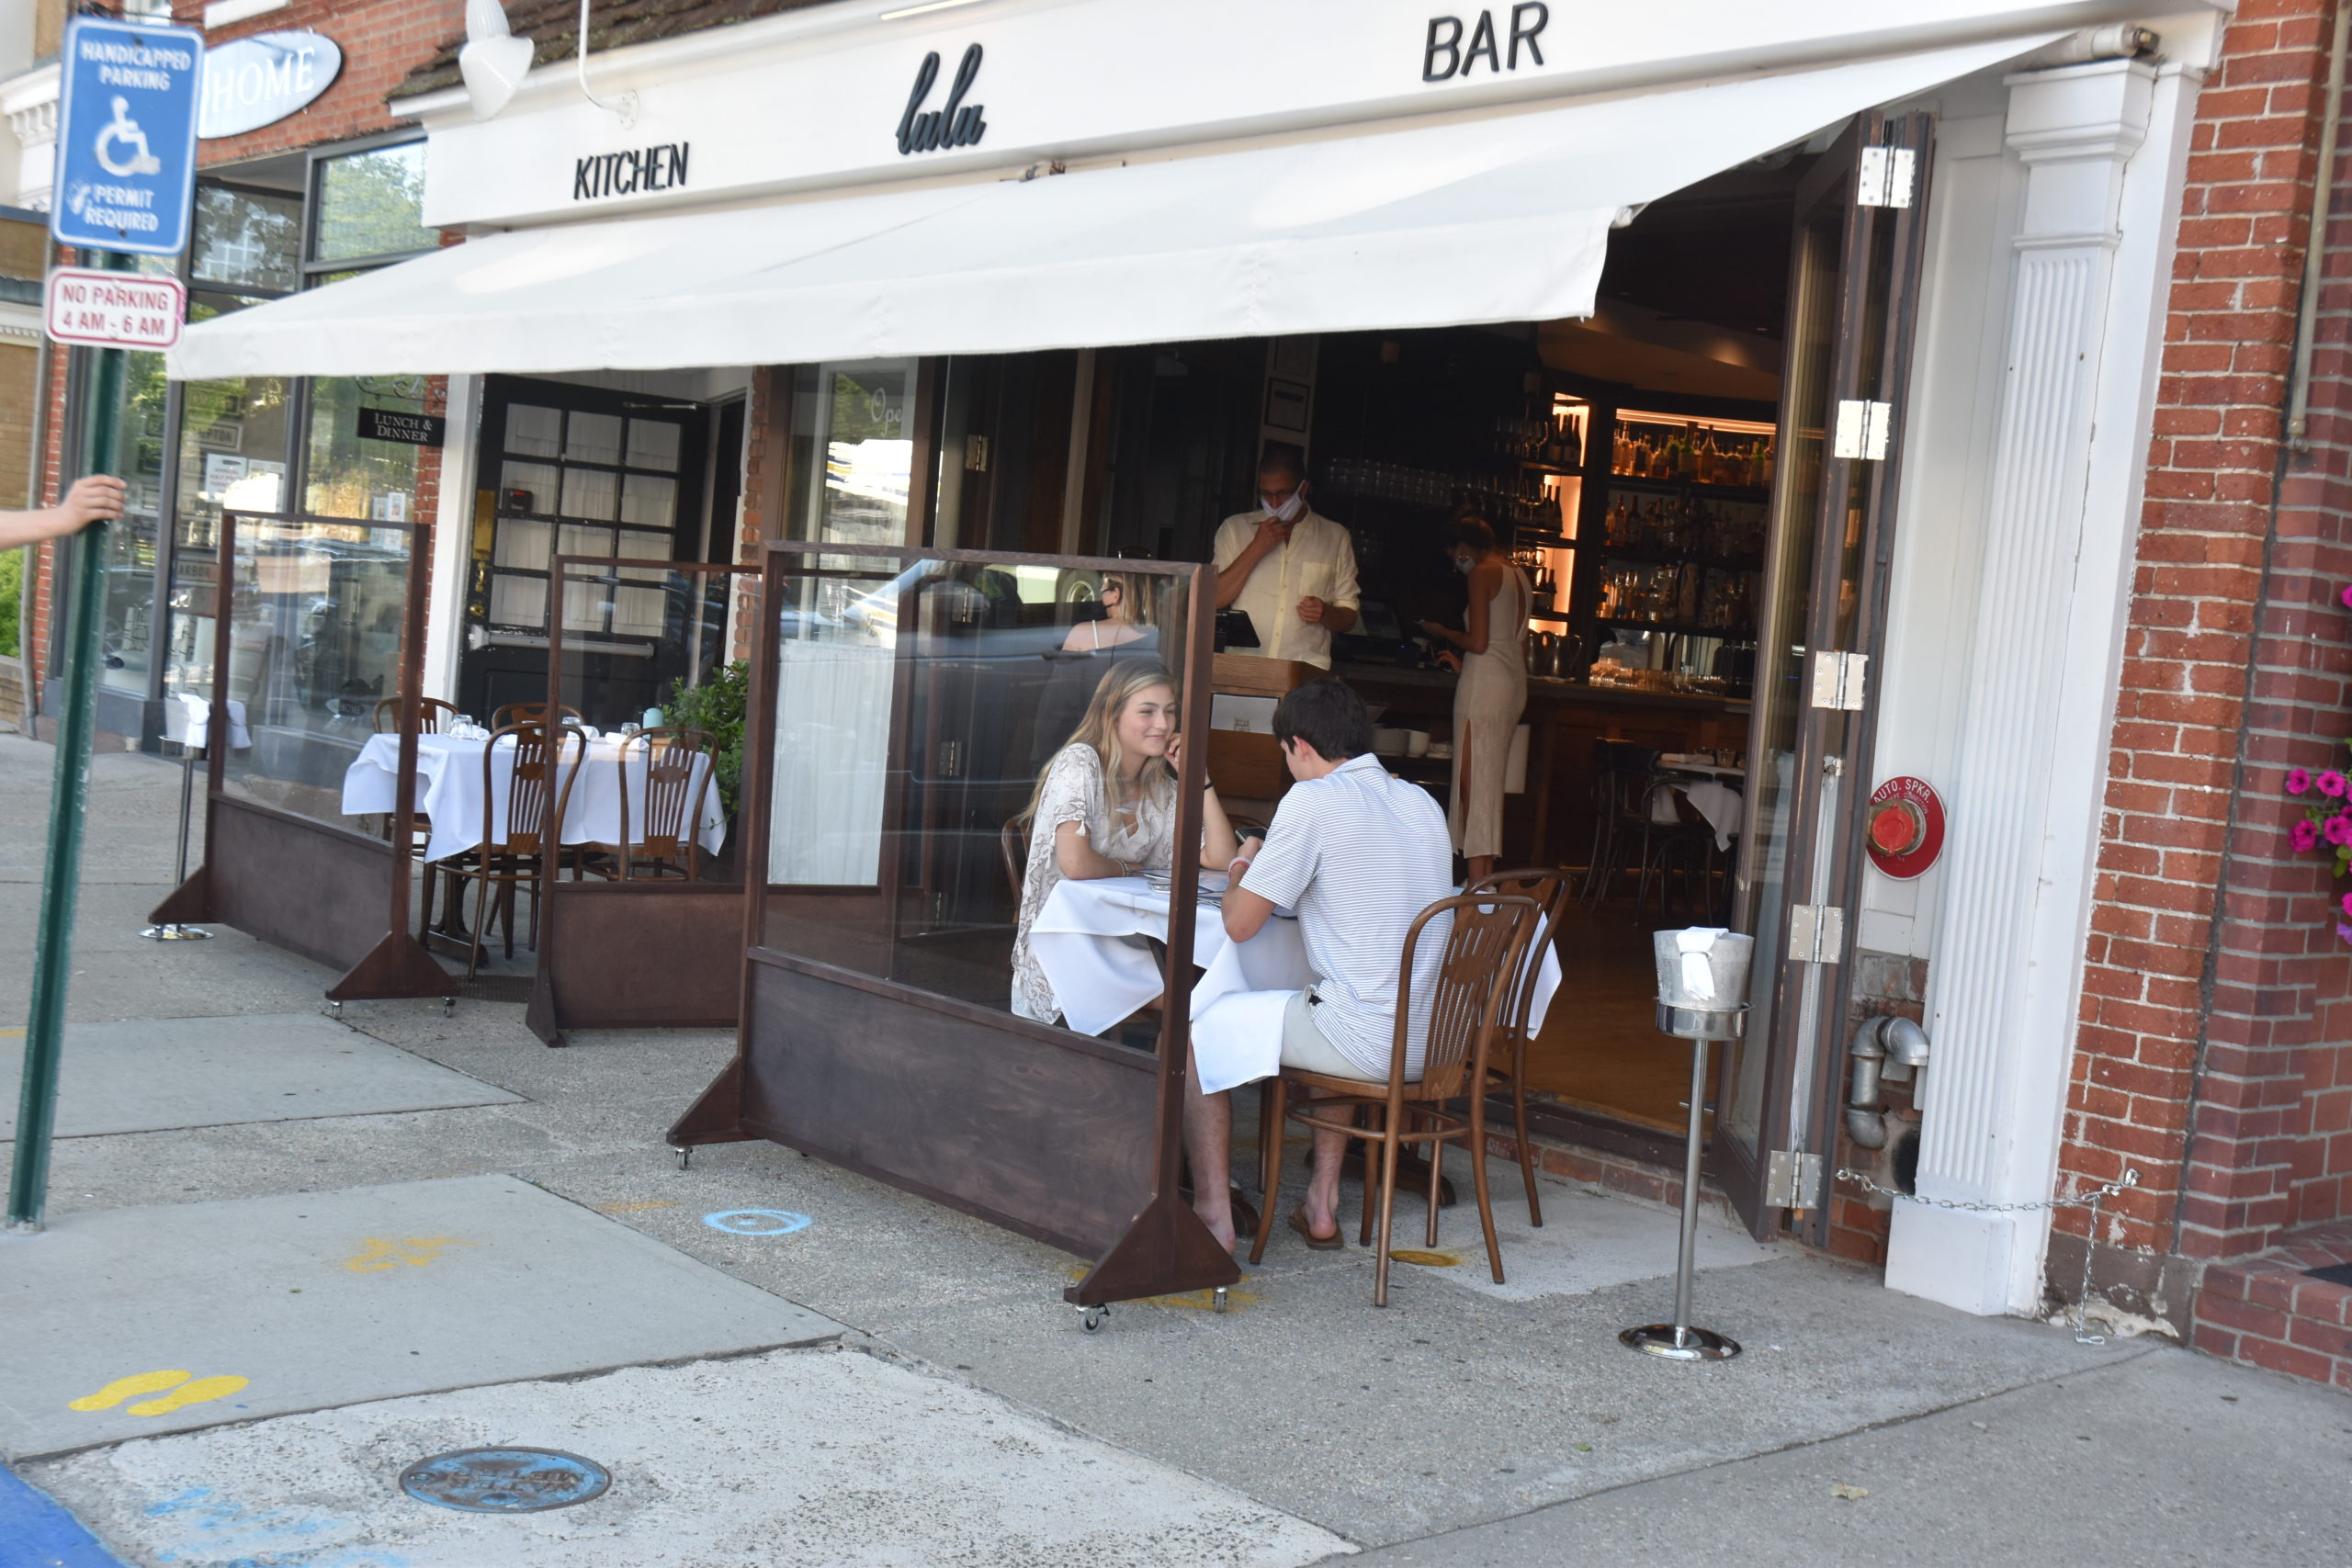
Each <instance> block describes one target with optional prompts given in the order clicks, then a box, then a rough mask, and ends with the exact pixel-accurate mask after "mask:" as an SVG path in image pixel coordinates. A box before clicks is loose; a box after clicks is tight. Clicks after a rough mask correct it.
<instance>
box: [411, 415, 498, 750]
mask: <svg viewBox="0 0 2352 1568" xmlns="http://www.w3.org/2000/svg"><path fill="white" fill-rule="evenodd" d="M444 412H445V413H446V415H447V420H448V424H447V435H445V436H444V437H443V446H442V447H441V497H440V502H439V504H438V505H437V506H435V508H434V513H433V575H432V577H431V579H430V581H429V585H428V588H427V591H426V602H425V611H424V695H425V696H428V697H438V698H439V699H441V701H443V702H445V703H447V702H455V701H456V700H457V696H458V653H459V652H460V651H461V650H462V649H463V648H464V646H465V633H466V573H467V571H468V570H469V568H470V567H471V565H472V563H473V547H474V488H475V486H474V446H475V440H476V437H477V436H478V435H479V434H480V432H479V431H477V430H476V428H475V426H476V425H477V424H478V423H480V415H481V377H479V376H452V377H450V378H449V397H448V400H447V409H446V410H445V411H444ZM478 717H480V718H481V720H483V721H484V722H485V723H486V722H488V720H489V718H490V716H489V715H488V714H481V715H478Z"/></svg>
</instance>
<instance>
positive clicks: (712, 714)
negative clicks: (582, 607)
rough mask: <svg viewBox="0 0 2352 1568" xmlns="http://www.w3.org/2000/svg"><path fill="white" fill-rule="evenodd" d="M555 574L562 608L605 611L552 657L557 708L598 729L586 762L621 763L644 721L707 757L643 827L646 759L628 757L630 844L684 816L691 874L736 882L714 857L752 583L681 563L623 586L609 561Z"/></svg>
mask: <svg viewBox="0 0 2352 1568" xmlns="http://www.w3.org/2000/svg"><path fill="white" fill-rule="evenodd" d="M558 575H559V577H560V581H562V584H563V592H564V597H565V599H566V600H567V601H569V600H571V596H572V594H573V593H574V592H575V591H582V592H584V593H585V594H586V595H591V596H594V598H595V599H596V600H597V602H598V603H600V604H603V603H608V604H610V606H611V608H610V611H609V614H610V616H611V621H612V629H611V630H610V631H609V632H597V633H592V634H582V635H579V636H575V635H574V634H573V633H572V632H571V631H570V630H566V631H565V633H564V634H563V640H562V646H561V648H560V649H559V650H558V652H557V654H556V660H557V691H558V693H559V699H558V700H559V701H560V702H561V703H562V704H563V705H564V706H566V707H569V708H571V709H572V710H574V711H575V712H576V713H578V714H579V716H580V722H581V723H582V724H584V725H586V726H587V727H588V728H591V729H593V730H594V731H595V734H594V737H593V738H592V739H590V740H589V742H588V745H589V749H590V752H591V754H592V755H597V754H608V755H610V756H611V757H612V758H613V760H614V761H615V762H616V764H617V763H618V761H619V760H620V758H621V755H622V751H623V748H624V746H625V745H626V744H627V742H628V740H629V739H631V738H632V737H633V736H634V734H635V733H636V732H637V731H638V730H639V728H647V727H649V720H650V727H652V728H671V729H680V730H689V731H693V732H695V733H694V736H693V737H691V738H690V739H692V741H693V750H694V751H695V754H696V755H698V756H699V757H700V758H702V759H705V761H698V762H695V764H693V768H694V777H693V778H692V779H691V780H690V781H689V788H688V791H687V795H686V798H685V799H684V800H683V801H682V800H679V799H677V798H674V797H663V796H660V795H656V796H654V797H653V809H654V811H655V819H654V820H652V821H651V822H650V823H649V822H648V820H647V809H648V806H647V802H648V795H649V792H648V789H647V787H646V784H647V779H646V767H647V763H646V760H645V757H644V755H643V752H642V750H630V751H629V752H628V759H629V770H628V796H627V800H628V806H627V810H628V821H627V823H626V827H627V829H628V834H629V841H630V842H632V843H640V844H641V843H643V842H644V841H645V835H646V833H647V831H648V830H649V828H650V830H651V831H652V832H654V833H657V834H659V833H662V832H663V831H665V830H667V829H674V828H676V827H678V826H679V825H680V819H684V821H685V822H687V823H689V824H690V825H691V832H692V835H693V837H694V839H695V843H696V845H697V847H698V850H699V852H700V856H701V857H702V858H701V859H700V862H699V863H698V865H697V866H696V874H698V875H699V876H701V877H703V878H705V879H718V880H725V881H732V880H737V879H738V877H739V875H740V874H739V872H738V871H737V869H736V868H735V866H734V863H732V861H731V860H729V859H727V858H726V857H724V856H721V855H719V853H718V852H719V851H720V850H721V849H722V848H723V847H724V845H725V843H726V840H727V838H728V836H729V832H730V830H731V824H732V823H733V820H734V816H735V810H736V805H737V796H738V791H739V789H740V787H741V780H742V766H743V719H744V711H743V703H744V694H745V689H746V686H747V684H748V681H749V676H750V666H749V665H748V664H747V663H745V662H744V661H743V660H741V659H740V658H738V657H736V655H735V652H734V642H735V638H736V637H738V636H748V635H749V632H750V629H751V626H752V622H751V621H750V620H749V619H745V618H741V616H742V612H743V609H744V608H745V607H746V606H748V604H751V603H752V602H753V601H755V599H756V596H757V592H758V578H757V577H756V576H755V575H754V574H752V573H747V572H737V571H735V570H731V569H729V568H727V567H695V566H684V565H681V566H678V567H674V568H671V569H667V570H661V571H652V572H649V571H648V570H645V569H635V570H631V571H630V573H629V576H628V578H627V579H626V580H624V579H622V578H621V577H620V576H619V573H618V563H617V562H616V561H613V560H592V561H562V562H559V563H558ZM600 798H601V797H600ZM614 809H615V811H616V813H617V812H618V810H619V809H621V807H619V806H617V805H616V806H615V807H614ZM623 827H624V824H623V823H622V822H621V821H620V820H619V819H617V817H616V820H615V821H613V822H611V823H609V824H596V825H594V836H595V838H596V840H598V841H599V842H602V843H608V844H609V843H618V842H619V841H620V840H619V837H618V835H619V833H620V832H621V831H622V829H623Z"/></svg>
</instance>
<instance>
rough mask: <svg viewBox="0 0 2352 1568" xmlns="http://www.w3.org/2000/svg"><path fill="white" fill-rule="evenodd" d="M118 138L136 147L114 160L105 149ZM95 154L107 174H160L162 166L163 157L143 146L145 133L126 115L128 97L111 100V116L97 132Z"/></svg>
mask: <svg viewBox="0 0 2352 1568" xmlns="http://www.w3.org/2000/svg"><path fill="white" fill-rule="evenodd" d="M118 142H119V143H121V144H122V145H124V146H126V147H135V148H137V149H138V151H137V152H133V153H131V155H130V157H129V158H127V159H124V160H122V161H120V162H117V161H116V157H115V155H114V154H113V153H112V152H108V151H107V149H108V148H110V147H112V146H114V145H115V144H116V143H118ZM97 155H98V163H99V165H100V166H101V167H103V168H104V169H105V170H106V172H107V173H108V174H110V175H154V174H161V173H162V172H163V169H164V164H163V160H162V159H160V158H158V157H156V156H155V155H154V154H153V152H149V151H148V150H147V133H146V132H145V131H143V130H140V129H139V122H138V121H137V120H135V119H133V118H130V99H128V98H117V99H116V100H115V101H114V118H112V119H111V120H108V121H107V126H106V129H105V130H101V131H99V132H98V145H97Z"/></svg>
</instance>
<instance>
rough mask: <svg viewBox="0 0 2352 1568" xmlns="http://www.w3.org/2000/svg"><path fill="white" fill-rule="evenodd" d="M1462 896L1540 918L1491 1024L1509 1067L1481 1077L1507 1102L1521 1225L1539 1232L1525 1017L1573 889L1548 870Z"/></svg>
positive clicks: (1498, 875)
mask: <svg viewBox="0 0 2352 1568" xmlns="http://www.w3.org/2000/svg"><path fill="white" fill-rule="evenodd" d="M1463 891H1464V893H1510V894H1516V895H1518V896H1519V897H1522V898H1532V899H1534V900H1535V902H1536V903H1537V904H1538V905H1539V906H1541V908H1542V909H1543V912H1544V914H1543V921H1542V923H1541V924H1540V925H1539V926H1538V927H1537V928H1536V931H1535V934H1534V936H1532V938H1530V939H1529V940H1528V944H1527V953H1526V955H1525V956H1524V957H1523V958H1522V959H1521V961H1520V963H1519V964H1518V965H1517V966H1516V968H1515V969H1514V970H1513V971H1512V975H1511V986H1510V991H1509V992H1508V994H1507V997H1506V999H1505V1001H1504V1004H1503V1010H1502V1012H1501V1014H1500V1015H1499V1016H1498V1018H1497V1020H1496V1022H1495V1029H1496V1034H1495V1045H1496V1049H1495V1051H1494V1052H1493V1054H1492V1055H1494V1056H1497V1057H1499V1056H1502V1055H1503V1054H1504V1052H1505V1051H1506V1050H1508V1052H1509V1053H1510V1055H1509V1058H1508V1060H1509V1065H1508V1066H1505V1065H1504V1064H1503V1063H1502V1062H1499V1061H1496V1060H1492V1059H1490V1060H1489V1061H1488V1062H1487V1077H1486V1087H1487V1092H1489V1093H1492V1094H1499V1095H1502V1096H1504V1097H1505V1098H1506V1099H1508V1100H1510V1122H1511V1133H1512V1136H1513V1137H1514V1138H1516V1139H1517V1140H1518V1143H1519V1174H1520V1176H1521V1179H1523V1180H1524V1181H1525V1182H1526V1183H1527V1221H1528V1224H1532V1225H1534V1226H1536V1227H1538V1228H1539V1229H1540V1228H1541V1227H1542V1226H1543V1224H1544V1206H1543V1203H1542V1201H1540V1200H1539V1199H1538V1198H1537V1197H1536V1195H1535V1156H1534V1145H1532V1144H1531V1143H1529V1142H1528V1138H1527V1047H1528V1043H1529V1042H1530V1040H1531V1039H1532V1036H1533V1034H1534V1031H1533V1030H1532V1028H1530V1027H1529V1015H1530V1014H1531V1013H1532V1012H1533V1011H1534V1010H1535V990H1536V983H1537V981H1538V979H1539V978H1540V977H1541V976H1542V975H1543V972H1544V953H1543V951H1542V950H1543V947H1544V943H1546V942H1554V941H1556V940H1557V939H1558V937H1559V934H1560V918H1561V916H1562V915H1564V914H1565V913H1566V911H1567V908H1568V901H1569V900H1570V899H1571V898H1573V897H1576V887H1575V885H1574V884H1573V883H1572V882H1570V881H1569V879H1568V874H1567V873H1566V871H1563V870H1561V869H1559V868H1557V867H1549V868H1532V869H1529V870H1525V871H1498V872H1494V873H1492V874H1488V875H1486V876H1482V877H1480V878H1479V879H1478V880H1477V881H1476V882H1474V883H1472V884H1471V885H1470V886H1467V887H1465V888H1464V889H1463Z"/></svg>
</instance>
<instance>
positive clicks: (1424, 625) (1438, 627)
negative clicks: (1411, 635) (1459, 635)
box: [1413, 621, 1451, 642]
mask: <svg viewBox="0 0 2352 1568" xmlns="http://www.w3.org/2000/svg"><path fill="white" fill-rule="evenodd" d="M1413 624H1414V625H1415V626H1419V627H1420V628H1421V630H1423V631H1425V632H1427V633H1428V634H1429V635H1430V636H1431V637H1436V638H1437V639H1438V640H1439V641H1441V642H1442V641H1444V640H1445V634H1446V632H1447V631H1448V630H1449V629H1451V628H1449V627H1448V626H1446V624H1445V623H1444V622H1442V621H1416V622H1414V623H1413Z"/></svg>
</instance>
